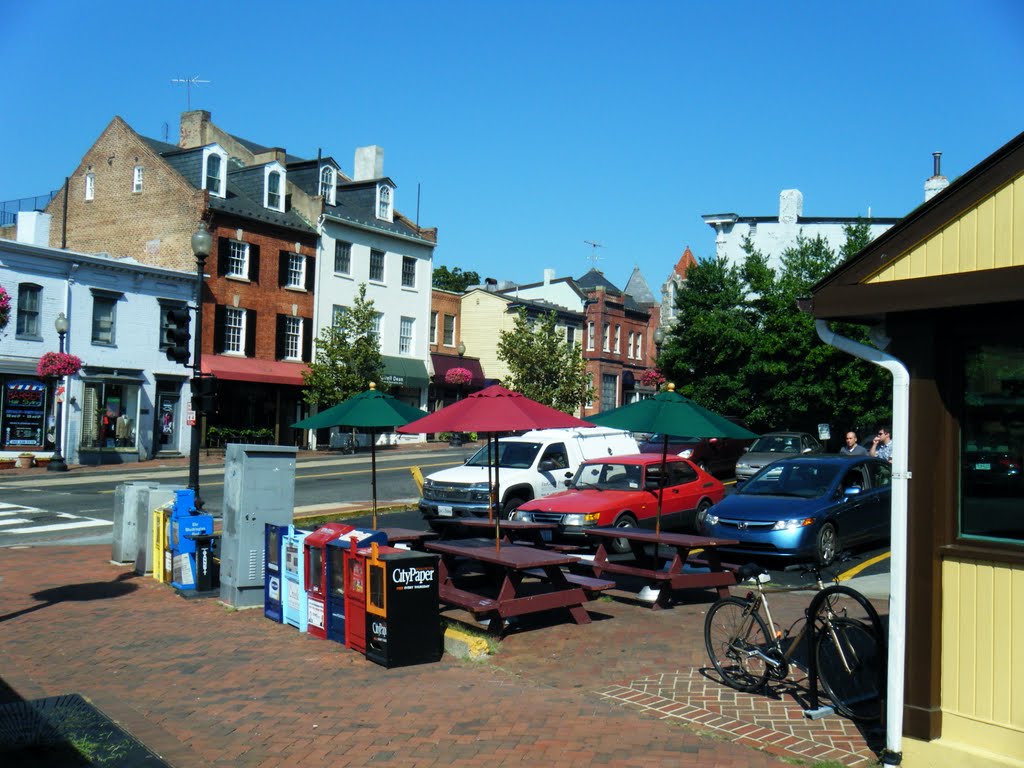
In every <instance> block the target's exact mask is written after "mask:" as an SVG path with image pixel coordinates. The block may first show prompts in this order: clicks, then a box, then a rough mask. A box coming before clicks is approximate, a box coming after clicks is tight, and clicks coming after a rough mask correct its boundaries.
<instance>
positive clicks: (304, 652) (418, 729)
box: [0, 546, 878, 768]
mask: <svg viewBox="0 0 1024 768" xmlns="http://www.w3.org/2000/svg"><path fill="white" fill-rule="evenodd" d="M109 557H110V549H109V547H103V546H87V547H63V546H62V547H53V548H46V549H42V548H23V549H5V550H0V677H2V680H0V699H2V697H3V695H4V694H3V691H4V690H5V685H4V684H6V688H7V690H8V691H9V693H8V694H7V695H8V698H10V697H11V696H16V697H20V698H22V699H25V700H34V699H39V698H42V697H49V696H57V695H61V694H69V693H80V694H82V695H83V696H85V697H86V698H87V699H89V700H90V701H92V702H93V704H95V705H96V706H97V707H98V708H99V709H100V710H101V711H102V712H104V713H105V714H107V715H108V716H110V717H111V718H113V719H114V720H116V721H117V722H118V723H120V724H121V726H122V727H123V728H125V729H126V730H127V731H129V732H130V733H131V734H133V735H134V736H135V737H136V738H138V739H139V740H140V741H142V742H143V743H144V744H145V745H146V746H147V747H149V748H150V749H152V750H153V751H155V752H156V753H158V754H159V755H160V756H161V757H162V758H163V759H164V760H166V761H167V763H169V764H171V765H174V766H181V767H182V768H184V767H186V766H198V765H204V766H205V765H212V766H225V767H226V766H296V765H326V764H330V765H332V766H367V765H375V766H376V765H379V766H424V767H432V766H444V767H445V768H458V767H459V766H474V767H475V766H479V765H491V766H545V768H560V767H561V766H565V767H566V768H568V767H569V766H572V767H573V768H576V766H579V765H581V764H583V765H591V766H625V767H631V766H637V767H638V768H639V767H640V766H643V767H644V768H651V766H701V767H702V768H704V767H705V766H724V767H728V766H736V767H737V768H739V767H740V766H744V767H745V766H755V767H760V766H785V765H792V764H793V760H794V759H796V760H802V761H805V764H807V765H813V764H814V763H815V762H816V761H825V760H834V761H837V762H841V763H842V764H844V765H850V766H864V765H868V764H870V762H872V761H873V754H872V752H871V750H870V748H869V746H868V745H869V743H870V744H871V745H872V746H875V747H877V745H878V734H873V733H867V734H865V733H862V732H860V731H859V730H858V729H857V728H855V727H854V726H853V725H852V723H849V722H848V721H846V720H843V719H841V718H838V717H834V716H833V717H827V718H824V719H821V720H814V721H812V720H807V719H805V718H804V717H803V716H802V715H801V709H800V707H799V705H798V703H797V702H798V700H799V698H800V697H801V695H802V693H801V689H800V687H799V685H792V684H786V685H785V686H776V687H775V688H774V689H773V694H772V695H771V696H754V695H746V694H739V693H736V692H734V691H731V690H730V689H727V688H725V687H724V686H722V685H720V684H719V683H717V682H716V681H715V680H714V679H713V678H714V672H713V671H711V672H710V675H709V674H708V670H707V669H706V666H707V663H708V662H707V656H706V653H705V651H704V647H703V637H702V635H703V618H704V613H705V611H706V610H707V608H708V606H709V605H710V603H711V601H712V599H713V593H712V592H710V591H708V592H703V591H701V592H694V593H691V594H687V595H685V598H686V599H685V600H684V601H683V602H682V603H681V604H679V605H677V606H676V607H674V608H672V609H671V610H663V611H653V610H651V609H650V608H649V607H647V606H645V605H639V604H637V603H635V602H634V601H630V600H628V599H626V598H625V594H626V593H622V594H620V593H617V592H616V593H614V597H613V598H612V599H601V600H598V601H595V602H592V603H589V604H588V610H589V611H590V614H591V617H592V618H593V623H591V624H588V625H583V626H578V625H575V624H573V623H571V622H570V621H568V618H567V616H565V615H563V614H561V613H560V612H555V613H553V614H552V615H551V616H550V617H547V618H546V619H545V620H542V621H541V622H539V623H538V622H537V621H536V620H535V621H534V622H531V623H526V622H524V623H522V624H520V625H519V630H518V631H516V632H513V633H512V634H511V635H509V636H508V637H507V638H506V639H504V640H503V641H502V642H501V643H500V644H499V646H498V648H497V652H496V653H495V655H493V656H491V657H489V658H488V659H487V660H485V661H483V662H469V661H461V660H458V659H454V658H452V657H449V656H446V657H445V658H443V659H442V660H441V661H440V662H439V663H436V664H429V665H423V666H417V667H406V668H399V669H392V670H386V669H383V668H381V667H378V666H376V665H374V664H372V663H371V662H368V661H367V660H366V659H365V658H363V657H362V656H360V655H359V654H357V653H354V652H352V651H349V650H348V649H346V648H345V647H343V646H341V645H338V644H336V643H333V642H328V641H323V640H317V639H314V638H312V637H310V636H308V635H300V634H298V632H296V631H295V630H294V629H293V628H291V627H288V626H282V625H280V624H275V623H273V622H271V621H268V620H267V619H265V618H264V617H263V615H262V611H259V610H245V611H237V610H232V609H229V608H227V607H226V606H224V605H222V604H220V603H219V602H218V601H217V600H215V599H206V600H202V599H200V600H185V599H182V598H181V597H179V596H178V595H177V594H176V593H175V592H174V591H173V590H172V589H171V588H170V587H168V586H166V585H163V584H159V583H157V582H156V581H154V580H153V579H151V578H149V577H138V576H136V575H135V574H134V573H133V572H132V571H130V570H128V569H126V568H122V567H119V566H115V565H111V564H110V563H109ZM806 602H807V597H806V596H802V595H798V594H780V595H778V596H773V611H774V612H776V613H777V614H778V616H777V620H778V621H779V623H780V624H782V625H784V626H785V625H788V623H789V621H787V619H789V620H792V619H793V618H796V617H797V616H799V615H800V613H801V611H802V609H803V608H804V607H805V605H806ZM0 703H3V701H0ZM0 753H2V747H0ZM782 758H786V760H787V761H789V762H784V761H783V759H782Z"/></svg>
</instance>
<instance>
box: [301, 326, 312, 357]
mask: <svg viewBox="0 0 1024 768" xmlns="http://www.w3.org/2000/svg"><path fill="white" fill-rule="evenodd" d="M302 359H303V360H304V361H305V362H307V363H308V362H311V361H312V360H313V318H311V317H304V318H302Z"/></svg>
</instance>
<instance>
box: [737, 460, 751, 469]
mask: <svg viewBox="0 0 1024 768" xmlns="http://www.w3.org/2000/svg"><path fill="white" fill-rule="evenodd" d="M736 469H750V465H749V464H747V462H745V461H737V462H736Z"/></svg>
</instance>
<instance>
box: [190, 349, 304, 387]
mask: <svg viewBox="0 0 1024 768" xmlns="http://www.w3.org/2000/svg"><path fill="white" fill-rule="evenodd" d="M306 370H309V369H308V367H307V366H306V364H305V363H286V362H283V361H281V360H257V359H256V358H253V357H228V356H227V355H210V356H208V357H204V358H203V373H212V374H213V375H214V376H216V377H217V378H218V379H227V380H228V381H259V382H263V383H264V384H290V385H292V386H294V387H301V386H304V382H303V380H302V372H303V371H306Z"/></svg>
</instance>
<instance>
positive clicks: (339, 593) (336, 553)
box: [327, 528, 388, 645]
mask: <svg viewBox="0 0 1024 768" xmlns="http://www.w3.org/2000/svg"><path fill="white" fill-rule="evenodd" d="M373 542H377V543H378V544H387V542H388V537H387V534H385V533H384V532H383V531H368V530H360V529H358V528H356V529H353V530H351V531H349V532H348V533H346V534H344V535H343V536H342V537H341V538H339V539H334V540H333V541H329V542H327V637H328V638H330V639H331V640H336V641H338V642H339V643H341V644H342V645H348V643H347V642H346V640H345V613H346V603H347V602H348V603H351V601H347V600H346V599H345V564H346V561H347V560H348V558H350V557H355V553H356V550H357V549H359V548H360V547H368V546H370V544H371V543H373ZM364 605H365V601H364ZM365 615H366V614H365V608H364V610H363V611H362V612H360V613H359V615H358V616H353V617H352V620H353V621H358V622H363V621H365Z"/></svg>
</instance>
